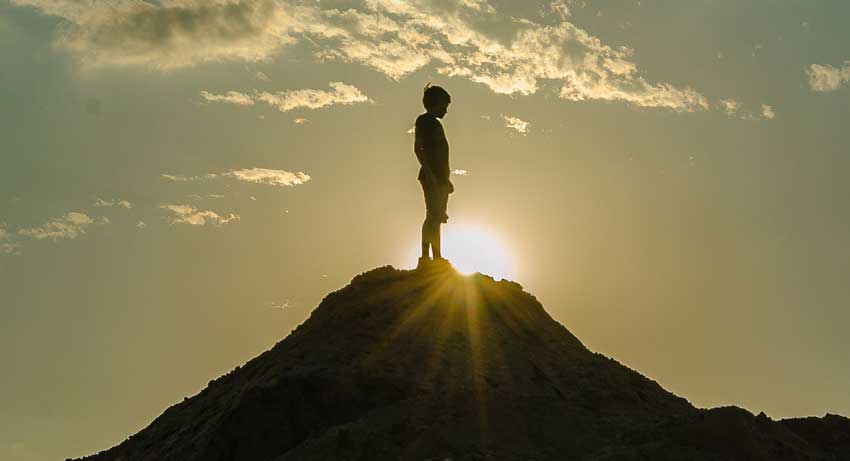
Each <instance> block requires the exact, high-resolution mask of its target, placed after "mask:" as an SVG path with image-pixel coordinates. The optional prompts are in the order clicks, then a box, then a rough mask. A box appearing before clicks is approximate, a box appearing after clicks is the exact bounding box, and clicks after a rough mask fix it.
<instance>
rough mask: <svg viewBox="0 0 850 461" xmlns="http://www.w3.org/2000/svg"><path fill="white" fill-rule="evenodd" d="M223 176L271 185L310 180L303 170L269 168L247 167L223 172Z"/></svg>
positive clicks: (289, 184) (288, 184) (292, 184)
mask: <svg viewBox="0 0 850 461" xmlns="http://www.w3.org/2000/svg"><path fill="white" fill-rule="evenodd" d="M222 176H227V177H230V178H234V179H238V180H239V181H244V182H250V183H256V184H268V185H270V186H295V185H298V184H304V183H305V182H307V181H309V180H310V175H308V174H306V173H302V172H300V171H299V172H297V173H293V172H291V171H285V170H272V169H269V168H246V169H243V170H231V171H228V172H227V173H222Z"/></svg>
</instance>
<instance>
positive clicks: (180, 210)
mask: <svg viewBox="0 0 850 461" xmlns="http://www.w3.org/2000/svg"><path fill="white" fill-rule="evenodd" d="M159 207H160V208H162V209H164V210H168V211H170V212H171V216H169V217H168V218H167V219H168V222H169V223H171V224H189V225H192V226H205V225H207V224H211V225H214V226H222V225H224V224H228V223H231V222H234V221H239V215H237V214H233V213H229V214H228V215H227V216H221V215H219V214H218V213H216V212H214V211H210V210H199V209H197V208H195V207H193V206H192V205H173V204H166V205H160V206H159ZM141 227H144V226H141Z"/></svg>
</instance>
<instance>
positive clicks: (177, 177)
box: [159, 173, 218, 182]
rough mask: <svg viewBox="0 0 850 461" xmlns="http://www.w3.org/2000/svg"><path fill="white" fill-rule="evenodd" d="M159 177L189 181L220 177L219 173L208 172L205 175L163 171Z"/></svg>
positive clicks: (168, 179)
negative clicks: (186, 174)
mask: <svg viewBox="0 0 850 461" xmlns="http://www.w3.org/2000/svg"><path fill="white" fill-rule="evenodd" d="M159 177H160V178H162V179H165V180H167V181H174V182H189V181H201V180H204V179H215V178H217V177H218V175H217V174H215V173H208V174H205V175H203V176H181V175H175V174H167V173H163V174H161V175H159Z"/></svg>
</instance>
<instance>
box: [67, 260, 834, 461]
mask: <svg viewBox="0 0 850 461" xmlns="http://www.w3.org/2000/svg"><path fill="white" fill-rule="evenodd" d="M83 459H86V460H112V461H117V460H122V461H129V460H216V461H217V460H239V461H250V460H274V461H290V460H384V459H386V460H396V459H404V460H408V459H410V460H428V459H432V460H436V459H439V460H444V459H452V460H454V461H457V460H479V459H480V460H485V459H486V460H516V459H527V460H532V459H534V460H560V459H576V460H583V459H587V460H629V459H653V460H665V459H669V460H674V459H677V460H678V459H693V460H726V459H747V460H785V459H787V460H797V459H800V460H802V459H812V460H847V459H850V420H848V419H847V418H844V417H841V416H836V415H826V416H824V417H823V418H799V419H789V420H780V421H774V420H772V419H770V418H769V417H767V416H766V415H764V414H759V415H758V416H755V415H753V414H751V413H749V412H748V411H746V410H743V409H740V408H737V407H723V408H716V409H708V410H706V409H698V408H695V407H694V406H692V405H691V404H690V403H689V402H688V401H687V400H685V399H683V398H681V397H678V396H676V395H673V394H672V393H670V392H668V391H666V390H665V389H663V388H662V387H661V386H660V385H659V384H658V383H656V382H655V381H652V380H650V379H648V378H646V377H644V376H642V375H640V374H639V373H638V372H636V371H634V370H631V369H629V368H627V367H625V366H623V365H622V364H620V363H618V362H617V361H615V360H613V359H610V358H607V357H605V356H603V355H601V354H598V353H594V352H592V351H590V350H588V349H587V348H586V347H585V346H584V345H583V344H582V343H581V341H579V339H578V338H576V337H575V336H574V335H572V334H571V333H570V332H569V331H568V330H567V328H566V327H565V326H564V325H562V324H561V323H559V322H557V321H555V320H554V319H553V318H552V317H551V316H550V315H549V314H548V313H547V312H546V311H545V309H544V308H543V306H542V305H541V304H540V303H539V302H538V301H537V300H536V299H535V298H534V296H532V295H530V294H528V293H526V292H525V291H523V289H522V287H521V286H520V285H519V284H517V283H514V282H510V281H504V280H502V281H496V280H493V279H492V278H490V277H487V276H485V275H481V274H475V275H471V276H461V275H459V274H457V273H456V272H454V271H453V270H452V269H451V268H443V269H439V268H433V269H431V270H412V271H405V270H397V269H394V268H392V267H390V266H385V267H381V268H377V269H374V270H371V271H369V272H366V273H363V274H360V275H358V276H356V277H354V279H353V280H352V281H351V283H350V284H349V285H348V286H346V287H344V288H342V289H340V290H338V291H335V292H333V293H330V294H329V295H327V296H326V297H325V298H324V299H323V300H322V302H321V303H320V304H319V306H318V307H317V308H316V309H315V310H314V311H313V312H312V314H311V315H310V317H309V318H308V319H307V320H306V321H305V322H304V323H302V324H301V325H300V326H298V327H297V328H296V329H295V330H293V331H292V333H291V334H289V335H288V336H287V337H286V338H284V339H283V340H282V341H281V342H279V343H278V344H277V345H275V346H274V347H273V348H272V349H270V350H269V351H266V352H264V353H263V354H261V355H259V356H258V357H256V358H254V359H252V360H250V361H249V362H248V363H246V364H245V365H244V366H241V367H237V368H236V369H235V370H233V371H232V372H230V373H228V374H226V375H224V376H222V377H220V378H218V379H215V380H213V381H210V383H209V385H208V386H207V388H206V389H204V390H203V391H201V392H200V393H198V394H197V395H195V396H193V397H191V398H187V399H185V400H184V401H183V402H180V403H177V404H175V405H174V406H172V407H170V408H168V409H167V410H166V411H165V412H164V413H163V414H162V415H161V416H160V417H158V418H157V419H155V420H154V421H153V422H152V423H151V424H150V425H149V426H148V427H147V428H145V429H143V430H142V431H140V432H139V433H137V434H135V435H133V436H131V437H130V438H128V439H127V440H126V441H124V442H122V443H121V444H119V445H118V446H116V447H113V448H111V449H109V450H106V451H103V452H100V453H98V454H95V455H92V456H89V457H86V458H83Z"/></svg>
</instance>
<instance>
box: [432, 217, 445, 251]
mask: <svg viewBox="0 0 850 461" xmlns="http://www.w3.org/2000/svg"><path fill="white" fill-rule="evenodd" d="M431 252H433V253H434V259H435V260H436V259H441V258H442V257H443V254H442V252H441V249H440V223H439V222H435V223H434V232H433V233H432V235H431Z"/></svg>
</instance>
